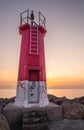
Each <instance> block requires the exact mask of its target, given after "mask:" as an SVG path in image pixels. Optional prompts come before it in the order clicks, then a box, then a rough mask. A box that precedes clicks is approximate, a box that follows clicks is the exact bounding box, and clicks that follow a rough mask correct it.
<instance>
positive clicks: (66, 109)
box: [0, 95, 84, 130]
mask: <svg viewBox="0 0 84 130" xmlns="http://www.w3.org/2000/svg"><path fill="white" fill-rule="evenodd" d="M48 98H49V101H50V102H51V105H50V108H49V107H48V106H47V108H46V109H37V108H35V109H33V110H32V109H31V110H29V109H28V110H27V109H26V110H25V109H23V108H22V109H18V108H16V109H13V106H12V107H11V108H10V110H7V109H5V108H7V106H8V105H9V104H13V103H14V99H15V97H13V98H10V99H7V98H6V99H3V98H0V113H1V115H0V116H1V117H2V116H3V117H4V119H6V121H5V120H4V121H3V122H6V123H7V126H5V127H6V130H27V129H28V130H45V129H46V130H84V97H80V98H74V99H67V98H66V97H55V96H53V95H48ZM53 103H54V105H56V107H54V105H53ZM51 106H53V107H54V108H53V107H51ZM9 107H10V105H9ZM36 115H37V116H36ZM30 117H31V118H30ZM6 123H5V124H6ZM0 124H2V126H1V128H2V129H0V130H5V128H4V127H3V126H4V124H3V123H0ZM8 124H9V125H8ZM9 127H10V128H9Z"/></svg>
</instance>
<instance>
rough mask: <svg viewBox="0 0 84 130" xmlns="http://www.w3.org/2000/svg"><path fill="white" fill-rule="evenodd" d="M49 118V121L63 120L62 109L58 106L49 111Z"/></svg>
mask: <svg viewBox="0 0 84 130" xmlns="http://www.w3.org/2000/svg"><path fill="white" fill-rule="evenodd" d="M47 118H48V120H49V121H53V120H61V119H62V118H63V114H62V107H61V106H58V105H57V106H56V107H53V109H52V107H51V108H48V109H47Z"/></svg>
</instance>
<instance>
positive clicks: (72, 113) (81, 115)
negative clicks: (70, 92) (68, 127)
mask: <svg viewBox="0 0 84 130" xmlns="http://www.w3.org/2000/svg"><path fill="white" fill-rule="evenodd" d="M66 107H67V106H66ZM64 116H65V118H67V119H84V105H82V104H79V103H73V104H72V105H71V106H70V107H68V108H67V112H66V113H65V115H64Z"/></svg>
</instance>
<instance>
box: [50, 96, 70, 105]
mask: <svg viewBox="0 0 84 130" xmlns="http://www.w3.org/2000/svg"><path fill="white" fill-rule="evenodd" d="M48 99H49V101H50V102H52V103H55V104H57V105H61V104H62V103H64V102H70V99H67V98H66V97H59V98H58V97H55V96H54V95H50V94H48Z"/></svg>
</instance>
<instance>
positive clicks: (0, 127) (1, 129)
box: [0, 113, 10, 130]
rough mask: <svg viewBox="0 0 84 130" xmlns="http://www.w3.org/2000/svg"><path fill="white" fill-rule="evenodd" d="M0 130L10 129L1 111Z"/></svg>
mask: <svg viewBox="0 0 84 130" xmlns="http://www.w3.org/2000/svg"><path fill="white" fill-rule="evenodd" d="M0 130H10V127H9V124H8V122H7V119H6V118H5V116H3V115H2V114H1V113H0Z"/></svg>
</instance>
